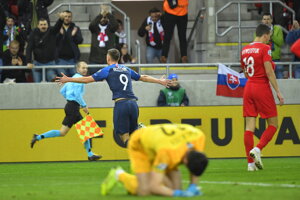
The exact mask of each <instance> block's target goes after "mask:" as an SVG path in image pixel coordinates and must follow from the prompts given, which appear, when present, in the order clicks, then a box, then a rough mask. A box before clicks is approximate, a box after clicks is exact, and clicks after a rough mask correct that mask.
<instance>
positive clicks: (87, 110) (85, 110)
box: [82, 107, 89, 115]
mask: <svg viewBox="0 0 300 200" xmlns="http://www.w3.org/2000/svg"><path fill="white" fill-rule="evenodd" d="M82 110H83V112H85V114H87V115H88V114H89V109H88V107H84V108H82Z"/></svg>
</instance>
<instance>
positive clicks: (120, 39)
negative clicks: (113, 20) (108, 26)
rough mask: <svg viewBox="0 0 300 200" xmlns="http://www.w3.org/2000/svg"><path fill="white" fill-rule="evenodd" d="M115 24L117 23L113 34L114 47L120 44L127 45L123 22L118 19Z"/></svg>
mask: <svg viewBox="0 0 300 200" xmlns="http://www.w3.org/2000/svg"><path fill="white" fill-rule="evenodd" d="M117 22H118V29H117V31H116V32H115V35H116V41H115V43H116V46H118V45H120V44H122V43H125V44H126V43H127V40H126V33H125V31H124V26H123V22H122V21H121V20H120V19H117Z"/></svg>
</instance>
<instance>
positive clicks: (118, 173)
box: [116, 169, 125, 180]
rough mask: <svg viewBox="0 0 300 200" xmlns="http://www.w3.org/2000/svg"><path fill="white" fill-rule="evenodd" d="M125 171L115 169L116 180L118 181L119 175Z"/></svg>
mask: <svg viewBox="0 0 300 200" xmlns="http://www.w3.org/2000/svg"><path fill="white" fill-rule="evenodd" d="M124 172H125V171H124V170H123V169H117V170H116V179H117V180H119V176H120V174H123V173H124Z"/></svg>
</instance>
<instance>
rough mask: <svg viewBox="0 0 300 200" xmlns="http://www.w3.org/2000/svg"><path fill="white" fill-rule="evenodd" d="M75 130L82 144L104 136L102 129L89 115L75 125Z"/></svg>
mask: <svg viewBox="0 0 300 200" xmlns="http://www.w3.org/2000/svg"><path fill="white" fill-rule="evenodd" d="M75 128H76V130H77V133H78V137H79V139H80V141H81V142H82V144H83V143H84V142H85V141H87V140H88V139H90V138H93V137H97V136H102V135H103V131H102V129H101V128H100V127H99V126H98V124H97V123H96V121H95V120H94V119H93V117H92V116H91V115H87V116H85V117H84V118H83V119H82V120H80V121H79V122H77V123H76V124H75Z"/></svg>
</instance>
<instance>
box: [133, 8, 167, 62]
mask: <svg viewBox="0 0 300 200" xmlns="http://www.w3.org/2000/svg"><path fill="white" fill-rule="evenodd" d="M160 18H161V12H160V10H159V9H157V8H152V9H150V10H149V16H148V17H147V18H146V19H145V20H144V22H143V23H142V25H141V26H140V28H139V30H138V35H139V36H140V37H144V36H145V35H146V44H147V48H146V62H147V63H153V61H154V59H155V58H157V59H158V60H159V59H160V57H161V51H162V45H163V41H164V28H163V26H162V22H161V20H160Z"/></svg>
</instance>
